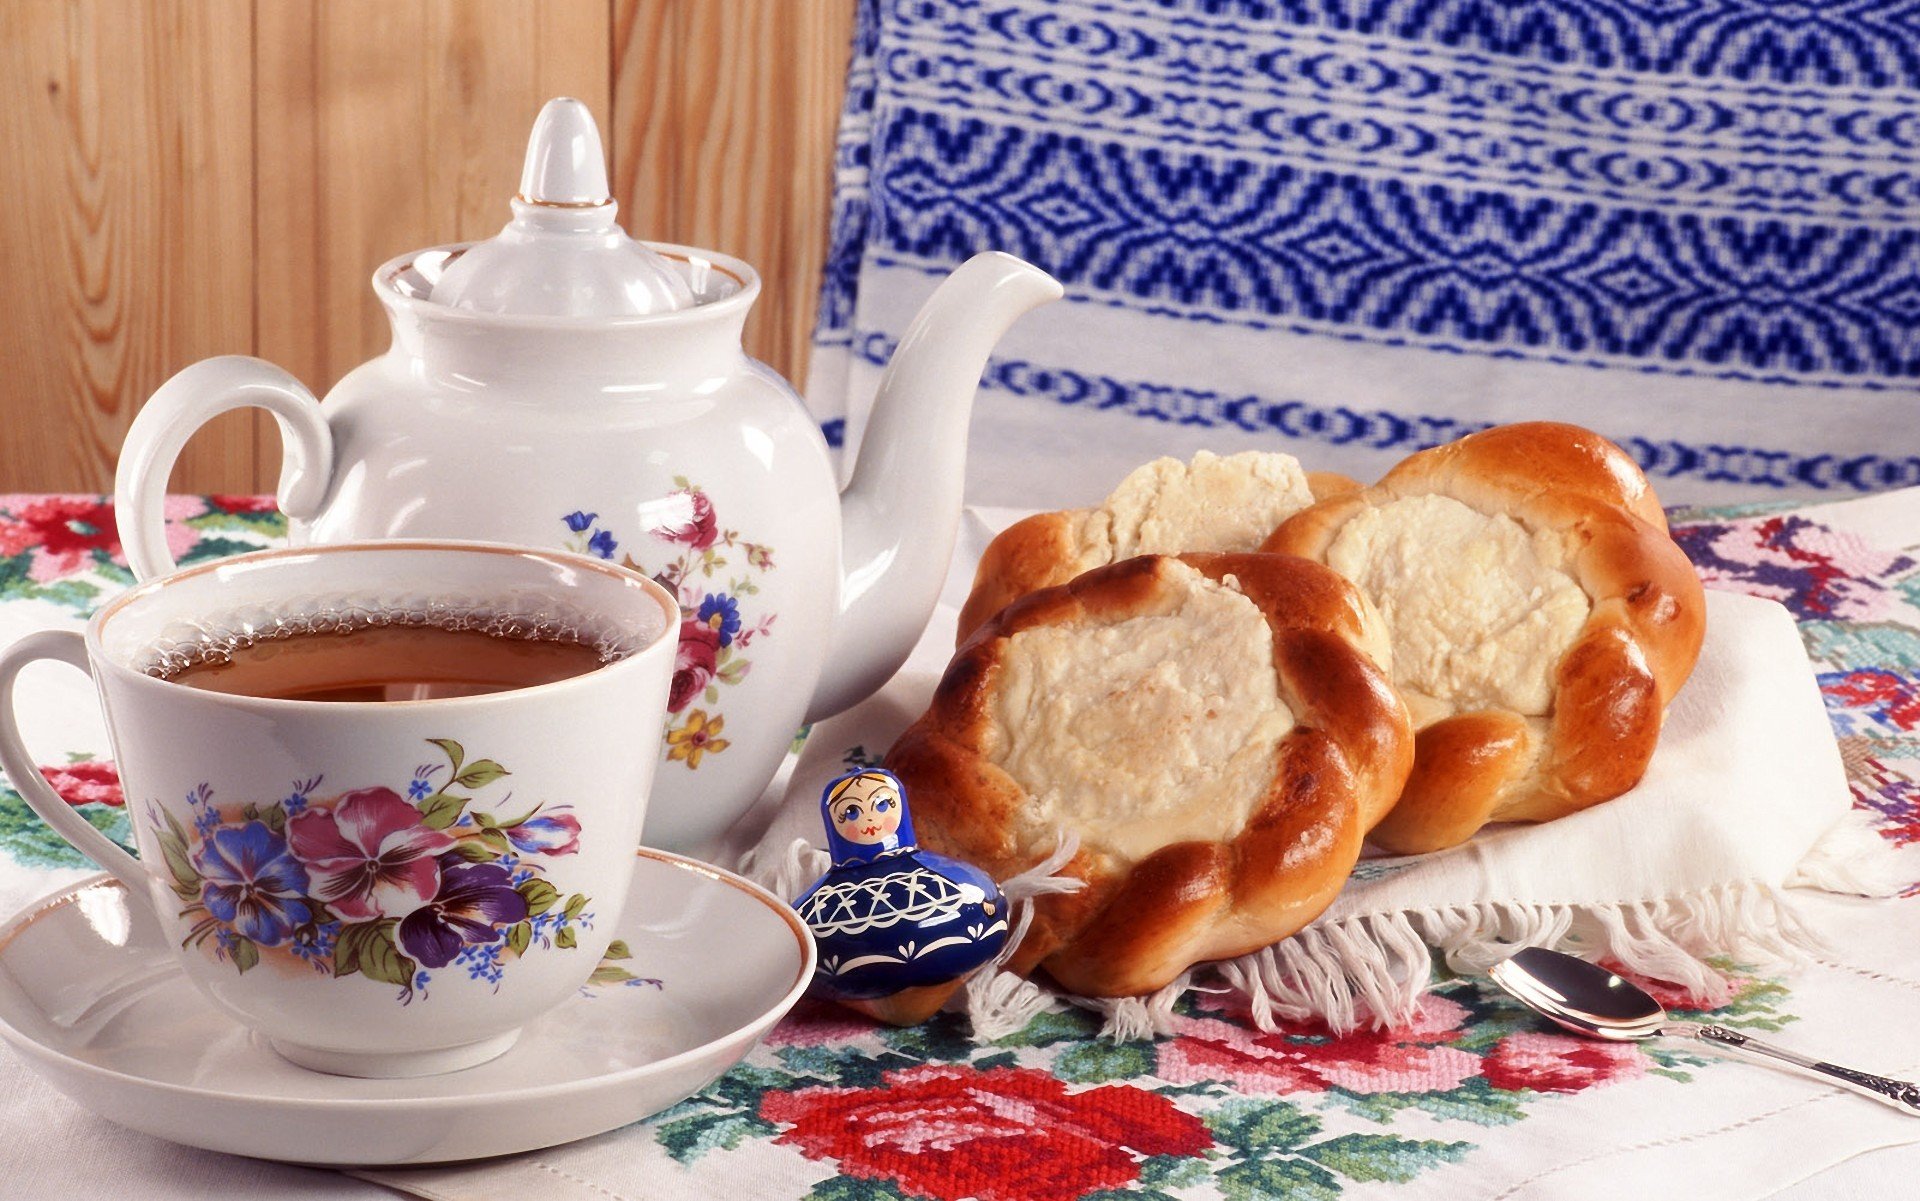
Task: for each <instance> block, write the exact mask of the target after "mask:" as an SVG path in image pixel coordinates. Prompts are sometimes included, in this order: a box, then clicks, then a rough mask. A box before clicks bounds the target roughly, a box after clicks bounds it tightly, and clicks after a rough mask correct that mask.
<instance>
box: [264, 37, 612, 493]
mask: <svg viewBox="0 0 1920 1201" xmlns="http://www.w3.org/2000/svg"><path fill="white" fill-rule="evenodd" d="M608 38H609V26H608V9H607V4H606V0H548V2H546V3H541V4H538V5H534V4H529V3H524V2H519V3H486V4H473V3H463V2H461V0H327V2H326V3H324V4H319V3H315V2H314V0H259V24H258V27H257V33H256V37H255V47H256V54H257V61H258V63H259V72H260V86H259V91H258V94H257V103H258V113H259V117H258V124H257V128H258V130H259V136H258V138H257V140H256V143H255V147H254V160H255V163H256V169H257V172H258V179H259V185H258V193H257V194H258V197H259V217H260V231H261V236H260V238H259V244H258V262H259V281H258V288H257V292H256V297H257V303H258V319H259V337H258V342H257V353H258V354H259V355H260V357H262V358H264V359H268V360H270V361H272V362H275V363H278V364H280V365H281V366H282V367H285V368H286V369H287V370H288V371H290V372H292V373H293V374H294V375H295V376H297V377H298V378H299V379H301V380H302V381H304V382H305V383H306V385H307V386H308V387H309V388H312V389H314V391H315V392H320V393H323V392H324V391H325V390H326V389H328V388H331V387H332V386H333V385H334V384H335V383H336V382H338V381H339V379H340V377H341V376H343V375H345V374H346V373H347V372H348V371H350V370H352V369H353V368H354V367H356V366H358V365H359V364H360V363H362V362H365V361H366V360H367V359H369V358H372V357H373V356H374V355H376V354H379V353H380V352H381V351H383V350H385V349H386V347H387V344H388V342H389V341H390V337H389V332H388V327H387V320H386V316H385V314H384V313H383V312H382V311H381V308H380V306H379V304H378V302H376V301H375V299H374V296H373V290H372V289H371V287H369V286H368V280H369V279H370V278H371V276H372V274H373V269H374V268H375V267H377V266H379V265H380V264H381V263H383V262H385V261H386V260H388V259H390V258H392V257H394V256H395V255H397V254H402V253H405V252H406V251H409V250H416V249H419V248H421V247H425V246H433V245H437V244H440V243H443V242H458V241H467V240H472V239H476V238H485V237H491V236H492V235H493V234H495V233H496V232H498V231H499V229H500V227H501V226H503V225H505V224H506V223H507V220H508V219H509V218H510V217H511V216H512V212H511V211H510V210H509V208H508V205H507V202H508V201H509V199H511V198H512V196H513V194H514V191H515V190H516V189H517V188H518V186H519V183H520V163H521V159H522V157H523V156H524V154H525V152H526V139H527V131H528V130H529V129H530V128H531V126H532V124H533V118H534V116H535V114H537V113H538V112H539V111H540V105H541V104H542V103H544V102H545V101H546V100H547V99H549V98H550V97H553V96H569V95H570V96H577V97H579V98H580V99H582V100H584V101H586V102H587V103H588V105H590V106H591V107H592V108H593V109H594V114H595V116H596V117H597V118H598V119H599V120H601V121H603V122H604V121H605V120H606V119H607V116H608V101H609V95H610V91H609V86H608V70H609V64H610V62H611V57H612V56H611V51H610V48H609V44H608ZM261 439H262V441H261V452H260V458H261V462H262V463H263V464H266V465H267V466H268V468H269V470H268V472H267V475H266V479H265V480H264V481H263V483H264V484H265V485H267V486H271V483H272V480H273V479H274V478H275V471H276V470H277V464H278V463H279V459H280V451H279V435H278V433H277V431H276V430H275V429H274V426H273V423H272V422H270V421H269V422H264V423H263V428H262V430H261Z"/></svg>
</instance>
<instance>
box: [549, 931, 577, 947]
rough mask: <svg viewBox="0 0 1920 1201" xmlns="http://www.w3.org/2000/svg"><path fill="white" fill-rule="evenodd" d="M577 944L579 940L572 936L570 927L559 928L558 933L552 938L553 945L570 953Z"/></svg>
mask: <svg viewBox="0 0 1920 1201" xmlns="http://www.w3.org/2000/svg"><path fill="white" fill-rule="evenodd" d="M579 942H580V939H579V937H578V936H576V935H575V934H574V932H573V927H572V926H562V927H560V932H559V933H558V934H556V935H554V936H553V945H554V946H556V947H560V948H562V949H563V950H568V951H571V950H572V949H573V948H574V947H575V946H577V945H578V944H579Z"/></svg>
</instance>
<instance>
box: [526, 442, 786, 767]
mask: <svg viewBox="0 0 1920 1201" xmlns="http://www.w3.org/2000/svg"><path fill="white" fill-rule="evenodd" d="M673 483H674V487H675V489H676V491H674V492H671V493H669V494H667V496H665V497H664V498H662V499H661V501H660V502H659V503H658V505H657V506H656V507H657V510H658V511H657V512H656V514H655V515H654V517H653V519H652V523H651V525H650V526H649V527H648V529H647V531H646V535H645V536H646V537H647V538H649V539H650V540H651V541H652V543H653V545H654V546H655V547H656V548H657V547H659V546H661V545H662V544H664V545H665V546H667V547H671V548H673V549H671V550H670V551H667V552H666V554H667V556H668V557H667V558H665V559H664V565H663V566H662V567H661V568H660V569H659V570H657V571H656V570H654V569H652V568H650V567H647V566H646V565H644V564H643V563H642V562H641V561H640V560H639V559H636V558H635V557H634V555H633V551H632V549H627V550H626V551H624V552H623V551H622V549H621V548H622V547H623V546H626V545H627V544H626V543H624V542H622V541H621V539H620V538H618V537H616V536H615V534H614V532H613V531H612V530H611V529H609V528H608V527H607V526H606V524H605V523H603V522H602V521H601V517H600V514H598V513H589V512H587V511H586V510H584V509H576V510H575V511H573V512H572V513H569V514H567V515H566V516H565V517H563V518H561V520H562V521H563V522H565V523H566V527H567V529H568V531H569V532H570V534H571V537H569V538H568V540H567V548H568V549H569V550H573V551H577V552H579V553H580V554H585V555H594V556H597V557H599V558H602V559H612V558H614V557H615V556H616V555H619V556H620V563H621V566H623V567H625V568H627V569H628V570H629V571H637V572H639V573H640V574H641V575H645V576H651V577H652V578H653V580H654V582H655V583H657V584H659V585H660V586H661V587H662V588H665V589H666V590H667V591H668V592H671V593H673V595H674V598H675V599H676V600H678V601H679V602H680V616H681V621H680V645H679V648H678V650H677V651H676V652H675V655H674V662H673V683H672V685H671V687H670V688H669V690H668V693H667V740H666V754H667V761H668V762H669V763H684V764H686V766H687V768H688V770H697V769H698V768H699V766H700V761H701V760H702V759H704V758H705V757H706V756H708V755H718V754H720V753H721V752H723V751H725V750H726V749H727V747H728V746H730V745H731V742H730V741H729V740H728V739H727V738H726V736H725V734H726V728H727V719H726V716H725V715H724V714H722V713H721V712H720V710H719V708H718V706H719V703H720V696H721V693H720V688H721V686H722V685H726V686H729V687H731V686H732V685H735V684H738V683H739V682H740V681H741V680H744V679H746V677H747V671H748V669H749V668H750V667H751V666H752V664H751V663H750V662H749V660H748V658H747V654H746V651H747V648H748V647H749V646H751V645H752V644H753V642H754V641H755V640H756V639H760V638H765V637H767V636H768V635H769V634H770V633H771V632H772V630H773V622H774V618H776V617H777V616H779V615H778V614H775V613H762V614H760V615H759V616H757V617H754V618H753V619H752V620H751V622H750V621H749V618H748V616H747V613H746V611H745V610H747V609H750V608H751V607H752V605H753V601H752V599H751V598H752V597H754V596H757V595H758V594H759V592H760V585H759V583H758V578H759V577H760V576H762V575H764V574H765V573H767V572H770V571H772V570H773V548H772V547H770V546H767V545H765V544H764V543H759V542H748V541H746V540H745V539H743V538H741V537H740V533H739V531H738V530H730V529H726V528H724V527H723V526H721V524H720V520H719V517H718V515H717V514H716V513H715V511H714V507H713V501H712V499H711V498H710V497H708V496H707V494H706V492H705V491H703V490H702V489H701V488H700V486H699V485H697V484H694V483H692V482H690V481H689V480H688V479H687V478H686V477H685V476H675V477H673ZM642 554H643V555H646V556H647V558H649V559H650V560H654V561H662V560H655V559H654V556H653V552H651V551H648V550H644V549H643V550H642ZM729 569H731V570H729ZM721 581H724V582H725V585H726V586H725V587H724V588H715V587H714V586H713V585H714V584H716V583H719V582H721ZM696 700H698V701H700V702H701V707H697V708H696V707H693V703H694V701H696Z"/></svg>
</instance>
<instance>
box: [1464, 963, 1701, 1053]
mask: <svg viewBox="0 0 1920 1201" xmlns="http://www.w3.org/2000/svg"><path fill="white" fill-rule="evenodd" d="M1488 975H1490V976H1492V977H1493V981H1494V983H1496V984H1498V985H1499V986H1500V987H1501V988H1504V989H1506V990H1507V992H1508V993H1510V994H1512V995H1513V996H1514V997H1516V998H1518V999H1519V1000H1520V1001H1521V1002H1522V1003H1524V1004H1525V1005H1526V1006H1527V1007H1528V1008H1529V1009H1532V1010H1534V1011H1535V1012H1536V1013H1539V1014H1540V1015H1541V1016H1542V1017H1545V1018H1546V1019H1548V1020H1549V1021H1551V1022H1553V1023H1554V1024H1555V1025H1557V1026H1560V1027H1563V1028H1564V1029H1567V1030H1571V1031H1573V1032H1574V1033H1575V1034H1584V1035H1587V1036H1588V1037H1590V1038H1605V1039H1612V1040H1614V1041H1617V1042H1632V1041H1636V1040H1638V1039H1642V1038H1650V1037H1652V1036H1653V1035H1655V1034H1657V1033H1659V1029H1660V1027H1661V1025H1663V1024H1664V1023H1665V1022H1666V1020H1667V1011H1666V1009H1665V1007H1663V1006H1662V1005H1661V1004H1660V1002H1658V1001H1656V1000H1654V999H1653V997H1651V996H1650V995H1648V993H1647V991H1646V990H1645V989H1643V988H1641V987H1640V986H1639V985H1637V984H1634V983H1633V982H1632V981H1629V980H1623V979H1621V978H1620V977H1619V976H1617V975H1615V974H1614V973H1612V972H1610V971H1608V970H1607V969H1606V968H1603V967H1601V966H1600V965H1599V964H1595V963H1588V962H1587V961H1586V960H1584V959H1575V958H1574V957H1573V956H1571V955H1563V954H1561V953H1560V952H1558V951H1549V950H1547V949H1546V948H1544V947H1528V948H1526V949H1525V950H1522V951H1516V952H1515V953H1514V954H1513V956H1512V957H1511V958H1509V959H1506V960H1503V961H1501V962H1500V963H1496V964H1494V965H1493V968H1492V970H1491V971H1489V972H1488Z"/></svg>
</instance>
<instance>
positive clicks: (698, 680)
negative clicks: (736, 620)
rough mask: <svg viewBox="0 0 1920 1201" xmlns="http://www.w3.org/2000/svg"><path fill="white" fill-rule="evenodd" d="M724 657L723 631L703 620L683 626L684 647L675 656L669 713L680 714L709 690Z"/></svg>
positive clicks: (681, 641)
mask: <svg viewBox="0 0 1920 1201" xmlns="http://www.w3.org/2000/svg"><path fill="white" fill-rule="evenodd" d="M719 654H720V632H719V631H718V630H716V629H714V628H713V627H712V626H709V625H707V624H706V623H705V622H702V621H691V620H689V621H683V622H681V623H680V646H679V649H677V650H676V651H675V652H674V655H673V684H672V686H671V687H669V688H668V690H667V711H668V712H670V713H678V712H680V710H682V709H684V708H686V707H687V705H688V703H689V702H691V701H692V700H693V698H694V697H696V696H699V695H700V694H701V693H702V692H704V691H706V687H707V684H708V683H709V682H710V681H711V680H712V679H713V667H714V661H715V659H716V658H717V656H718V655H719Z"/></svg>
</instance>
